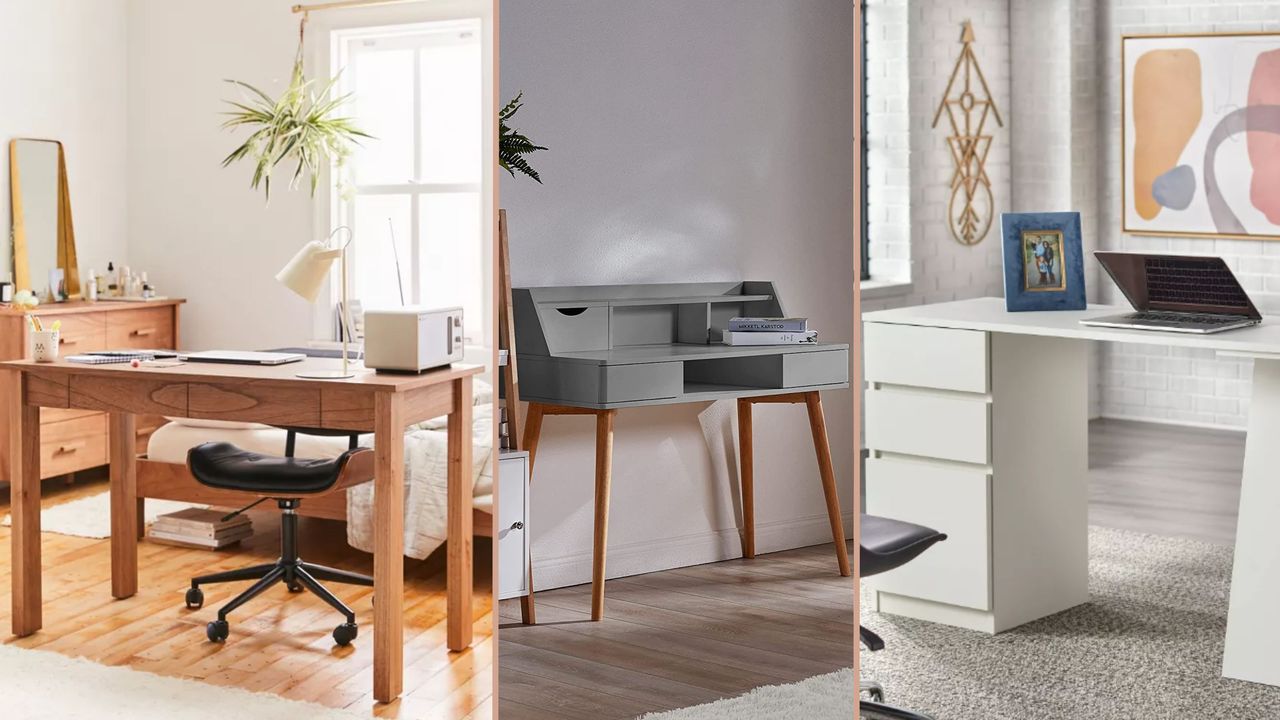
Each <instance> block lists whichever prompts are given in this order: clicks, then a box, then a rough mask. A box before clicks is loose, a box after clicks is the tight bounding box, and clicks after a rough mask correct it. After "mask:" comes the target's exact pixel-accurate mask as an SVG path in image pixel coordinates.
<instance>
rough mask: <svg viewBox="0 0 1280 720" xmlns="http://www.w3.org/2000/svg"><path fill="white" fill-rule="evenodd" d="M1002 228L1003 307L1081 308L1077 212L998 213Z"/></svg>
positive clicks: (1081, 261) (1081, 253) (1081, 269)
mask: <svg viewBox="0 0 1280 720" xmlns="http://www.w3.org/2000/svg"><path fill="white" fill-rule="evenodd" d="M1000 229H1001V236H1002V238H1003V240H1004V306H1005V309H1006V310H1008V311H1009V312H1026V311H1034V310H1084V309H1085V305H1086V300H1085V292H1084V248H1083V244H1082V241H1081V237H1080V213H1078V212H1049V213H1002V214H1001V215H1000Z"/></svg>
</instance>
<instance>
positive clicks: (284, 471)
mask: <svg viewBox="0 0 1280 720" xmlns="http://www.w3.org/2000/svg"><path fill="white" fill-rule="evenodd" d="M285 429H286V430H288V435H287V436H286V440H285V456H284V457H280V456H277V455H263V454H261V453H255V452H249V451H247V450H241V449H240V448H238V447H236V446H235V445H232V444H231V443H225V442H214V443H204V444H202V445H197V446H196V447H193V448H191V450H190V451H189V452H188V453H187V467H189V468H190V469H191V474H192V475H193V476H195V478H196V480H197V481H199V482H200V483H201V484H202V485H207V486H209V487H213V488H219V489H222V490H236V491H240V492H249V493H253V494H256V495H260V496H261V499H259V500H258V501H257V502H254V503H253V504H251V505H249V506H247V507H244V508H242V509H240V510H237V511H236V512H234V513H232V514H231V515H228V516H227V517H228V518H230V517H232V516H234V515H238V514H240V513H242V512H244V511H245V510H248V509H249V508H251V507H253V506H254V505H257V504H258V503H260V502H263V501H265V500H275V501H276V504H277V505H278V506H279V507H280V512H281V516H280V559H278V560H276V561H275V562H274V563H271V564H268V565H255V566H253V567H247V568H242V569H239V570H229V571H227V572H220V573H214V574H212V575H202V576H200V577H197V578H193V579H192V580H191V588H190V589H189V590H187V597H186V602H187V607H188V608H190V609H192V610H197V609H199V608H201V607H203V605H204V592H203V591H202V590H201V589H200V586H201V585H207V584H210V583H223V582H236V581H239V580H257V581H258V582H256V583H254V584H253V586H252V587H250V588H249V589H248V590H245V591H244V592H242V593H240V594H239V595H237V596H236V597H235V598H233V599H232V600H231V601H230V602H228V603H227V604H226V605H223V606H222V607H221V608H219V609H218V619H217V620H215V621H213V622H211V623H209V624H208V626H207V627H206V629H205V634H206V635H207V636H208V637H209V640H210V641H212V642H222V641H223V640H226V639H227V635H228V634H229V633H230V627H229V626H228V624H227V615H228V614H229V613H230V612H231V611H232V610H235V609H236V608H238V607H240V606H241V605H243V604H245V603H246V602H248V601H249V600H252V599H253V598H255V597H257V596H258V595H260V594H261V593H262V592H263V591H265V590H266V589H267V588H269V587H271V586H272V585H275V584H276V583H278V582H283V583H284V584H285V585H286V586H287V587H288V588H289V592H302V591H303V589H306V590H310V591H311V592H313V593H315V594H316V595H318V596H320V598H321V599H323V600H324V601H325V602H327V603H329V604H330V605H332V606H333V608H334V609H336V610H337V611H338V612H340V613H342V614H343V615H345V616H346V619H347V621H346V622H345V623H343V624H341V625H339V626H337V627H336V628H334V630H333V641H334V642H336V643H337V644H339V645H349V644H351V641H352V640H355V639H356V636H357V634H358V633H359V628H358V627H357V626H356V615H355V613H354V612H352V611H351V608H349V607H347V606H346V605H345V604H344V603H343V602H342V601H341V600H339V599H338V598H337V597H335V596H334V595H333V593H331V592H329V590H328V589H327V588H325V586H324V585H321V584H320V580H329V581H331V582H339V583H348V584H352V585H364V586H367V587H372V586H373V578H371V577H369V576H368V575H360V574H358V573H353V572H347V571H345V570H338V569H336V568H330V567H325V566H323V565H316V564H314V563H309V562H303V561H302V560H301V559H300V558H299V557H298V514H297V510H298V507H299V506H300V505H301V504H302V498H303V497H305V496H309V495H310V496H314V495H319V494H321V493H326V492H335V491H338V490H341V489H344V488H347V487H350V486H352V485H358V484H359V483H362V482H367V481H368V480H370V479H372V478H373V451H372V450H370V449H368V448H362V447H357V436H356V435H354V434H352V433H349V432H335V431H326V430H316V429H311V428H285ZM298 433H303V434H307V435H329V436H334V435H348V436H350V438H351V442H350V445H349V446H348V449H347V451H346V452H344V453H342V454H341V455H339V456H338V457H336V458H329V459H327V460H309V459H301V458H295V457H293V452H294V448H295V446H296V444H297V434H298Z"/></svg>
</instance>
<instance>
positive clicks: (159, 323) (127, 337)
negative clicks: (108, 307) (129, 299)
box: [107, 306, 174, 350]
mask: <svg viewBox="0 0 1280 720" xmlns="http://www.w3.org/2000/svg"><path fill="white" fill-rule="evenodd" d="M108 314H109V315H110V317H108V318H107V344H108V345H110V346H111V349H112V350H118V349H124V348H137V349H173V347H174V337H173V308H172V307H168V306H166V307H156V308H139V309H137V310H122V311H119V312H113V313H108Z"/></svg>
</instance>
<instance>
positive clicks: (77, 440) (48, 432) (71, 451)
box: [40, 414, 107, 477]
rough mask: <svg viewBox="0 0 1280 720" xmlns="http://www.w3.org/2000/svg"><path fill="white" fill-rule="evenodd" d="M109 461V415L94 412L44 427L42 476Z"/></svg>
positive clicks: (41, 444) (72, 470)
mask: <svg viewBox="0 0 1280 720" xmlns="http://www.w3.org/2000/svg"><path fill="white" fill-rule="evenodd" d="M106 464H107V416H106V415H102V414H94V415H89V416H86V417H79V418H75V419H73V420H62V421H60V422H53V423H47V424H44V425H41V427H40V476H41V477H51V476H54V475H64V474H66V473H69V472H75V471H76V470H84V469H85V468H91V467H97V466H98V465H106Z"/></svg>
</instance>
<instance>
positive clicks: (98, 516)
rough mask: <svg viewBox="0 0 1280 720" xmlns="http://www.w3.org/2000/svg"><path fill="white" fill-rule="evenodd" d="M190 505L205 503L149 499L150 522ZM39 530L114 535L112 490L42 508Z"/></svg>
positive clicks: (6, 518)
mask: <svg viewBox="0 0 1280 720" xmlns="http://www.w3.org/2000/svg"><path fill="white" fill-rule="evenodd" d="M189 507H205V506H204V505H192V504H191V503H184V502H174V501H173V500H147V512H146V515H147V522H148V523H151V522H154V521H155V519H156V518H157V517H159V516H161V515H164V514H165V513H171V512H175V511H177V510H182V509H183V508H189ZM12 524H13V516H11V515H5V516H4V520H2V521H0V525H3V526H5V527H10V526H11V525H12ZM40 531H41V532H51V533H57V534H58V535H71V536H74V537H84V538H109V537H111V493H110V492H101V493H98V494H97V495H90V496H89V497H84V498H80V499H79V500H72V501H71V502H66V503H62V504H61V505H54V506H52V507H45V508H41V510H40Z"/></svg>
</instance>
